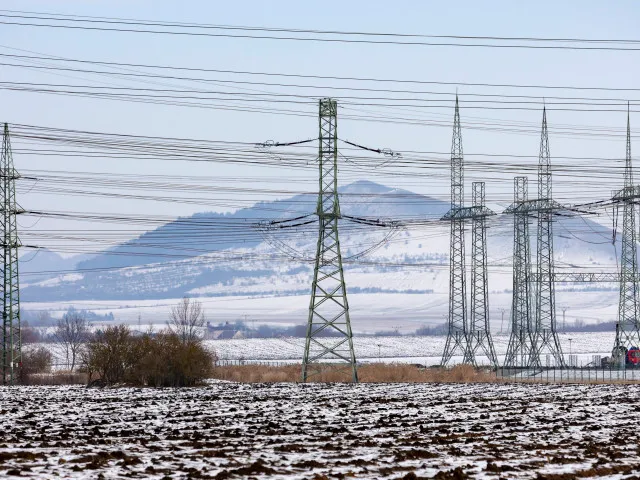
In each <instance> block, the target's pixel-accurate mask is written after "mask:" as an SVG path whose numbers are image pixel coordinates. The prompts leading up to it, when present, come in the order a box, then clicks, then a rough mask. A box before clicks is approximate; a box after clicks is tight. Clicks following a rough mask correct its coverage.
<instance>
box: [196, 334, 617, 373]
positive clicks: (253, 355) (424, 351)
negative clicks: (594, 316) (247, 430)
mask: <svg viewBox="0 0 640 480" xmlns="http://www.w3.org/2000/svg"><path fill="white" fill-rule="evenodd" d="M559 337H560V342H561V344H562V348H563V351H564V353H565V356H567V357H568V354H569V352H571V353H572V354H576V355H577V360H578V364H577V365H585V364H587V363H589V362H591V361H592V360H593V356H594V355H596V356H597V355H599V356H602V357H604V356H608V355H611V348H612V347H613V342H614V340H615V333H614V332H604V333H602V332H588V333H575V332H574V333H570V334H568V333H567V334H564V333H562V334H560V335H559ZM569 339H571V342H569ZM445 340H446V337H444V336H424V337H418V336H402V337H399V336H390V337H371V336H369V337H365V336H358V335H355V336H354V348H355V351H356V358H357V359H358V360H359V361H378V360H380V361H386V362H404V363H421V364H423V365H435V364H438V363H440V356H441V355H442V351H443V350H444V344H445ZM493 341H494V346H495V348H496V353H497V355H498V360H499V361H500V362H502V360H503V359H504V356H505V355H506V353H507V345H508V342H509V337H508V336H507V335H494V336H493ZM207 344H208V345H209V346H210V347H211V348H213V349H214V350H215V351H216V353H217V354H218V357H219V358H220V359H221V360H233V361H247V362H250V361H268V360H269V361H286V360H301V359H302V353H303V350H304V339H303V338H254V339H233V340H211V341H208V342H207ZM545 360H546V358H543V363H544V362H545ZM452 361H453V362H454V363H457V362H460V361H462V357H460V358H458V357H454V358H453V359H452ZM550 361H551V360H550ZM478 362H479V363H488V361H487V359H486V358H485V357H478Z"/></svg>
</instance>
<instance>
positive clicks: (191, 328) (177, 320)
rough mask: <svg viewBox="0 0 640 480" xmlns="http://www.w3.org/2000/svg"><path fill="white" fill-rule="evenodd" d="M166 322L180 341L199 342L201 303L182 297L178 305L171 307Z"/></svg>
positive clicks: (201, 326)
mask: <svg viewBox="0 0 640 480" xmlns="http://www.w3.org/2000/svg"><path fill="white" fill-rule="evenodd" d="M168 324H169V330H171V332H172V333H174V334H176V335H177V336H178V337H179V338H180V340H181V341H182V343H197V342H199V341H200V339H201V331H202V329H203V327H204V311H203V310H202V303H200V302H199V301H197V300H192V299H190V298H189V297H184V298H183V299H182V301H181V302H180V303H179V304H178V305H176V306H175V307H172V308H171V314H170V315H169V322H168Z"/></svg>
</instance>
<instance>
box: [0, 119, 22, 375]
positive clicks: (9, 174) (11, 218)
mask: <svg viewBox="0 0 640 480" xmlns="http://www.w3.org/2000/svg"><path fill="white" fill-rule="evenodd" d="M0 169H1V171H2V179H1V181H0V184H1V185H2V187H1V188H2V199H3V200H2V201H3V209H2V216H1V218H2V232H3V245H2V276H3V279H4V283H3V305H2V383H3V384H9V385H13V384H14V383H15V382H16V381H17V380H18V374H19V367H20V362H21V353H22V344H21V343H22V342H21V338H20V292H19V280H18V247H19V246H20V241H19V240H18V229H17V222H16V214H17V213H18V210H17V203H16V187H15V180H16V179H17V178H18V173H17V172H16V170H15V169H14V168H13V156H12V154H11V142H10V141H9V126H8V125H7V124H6V123H5V124H4V135H3V140H2V153H1V157H0Z"/></svg>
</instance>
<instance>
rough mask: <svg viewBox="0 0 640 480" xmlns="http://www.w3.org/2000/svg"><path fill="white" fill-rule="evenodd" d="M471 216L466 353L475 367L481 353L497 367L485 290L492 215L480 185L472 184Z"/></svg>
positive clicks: (479, 183)
mask: <svg viewBox="0 0 640 480" xmlns="http://www.w3.org/2000/svg"><path fill="white" fill-rule="evenodd" d="M471 185H472V193H473V197H472V198H473V206H472V209H473V212H472V217H471V218H472V220H471V222H472V223H471V321H470V322H469V329H468V350H469V356H470V359H471V362H472V363H473V364H474V365H475V364H476V363H477V361H476V353H477V352H478V350H480V351H482V352H483V353H484V355H485V356H486V357H487V358H488V359H489V363H490V364H491V366H492V367H494V368H497V367H498V357H497V356H496V351H495V348H494V347H493V340H492V338H491V327H490V324H489V288H488V273H487V228H486V219H487V217H488V216H490V215H495V213H494V212H492V211H491V210H489V209H488V208H487V207H486V206H485V195H484V182H473V183H472V184H471Z"/></svg>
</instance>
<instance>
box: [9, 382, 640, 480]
mask: <svg viewBox="0 0 640 480" xmlns="http://www.w3.org/2000/svg"><path fill="white" fill-rule="evenodd" d="M639 402H640V389H638V388H634V387H629V386H621V385H589V386H587V385H582V386H575V385H573V386H566V385H499V384H472V385H463V384H440V385H433V384H411V385H408V384H384V385H383V384H359V385H349V384H344V385H314V384H307V385H295V384H272V385H267V384H258V385H247V384H233V383H222V382H220V383H218V382H215V383H212V384H210V385H209V386H208V387H205V388H192V389H87V388H84V387H11V388H9V387H0V413H1V415H2V420H3V422H2V423H3V428H2V430H1V431H0V460H1V461H0V476H2V477H4V478H13V477H20V478H34V479H43V480H44V479H53V478H105V479H107V478H109V479H113V478H151V479H162V478H212V479H231V478H234V479H235V478H238V479H251V478H255V479H258V478H273V479H285V478H286V479H289V478H291V479H294V478H296V479H329V478H331V479H334V478H336V479H338V478H346V477H350V478H363V479H373V478H384V479H416V478H434V476H435V475H438V476H437V477H435V478H439V479H466V478H469V479H486V478H509V479H539V480H545V479H547V480H560V479H570V478H595V477H597V478H606V479H612V480H613V479H623V478H627V479H631V478H635V479H637V478H638V476H637V475H639V474H640V446H639V445H638V442H637V427H638V424H639V423H640V410H638V408H637V405H638V403H639ZM634 475H635V476H634Z"/></svg>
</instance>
